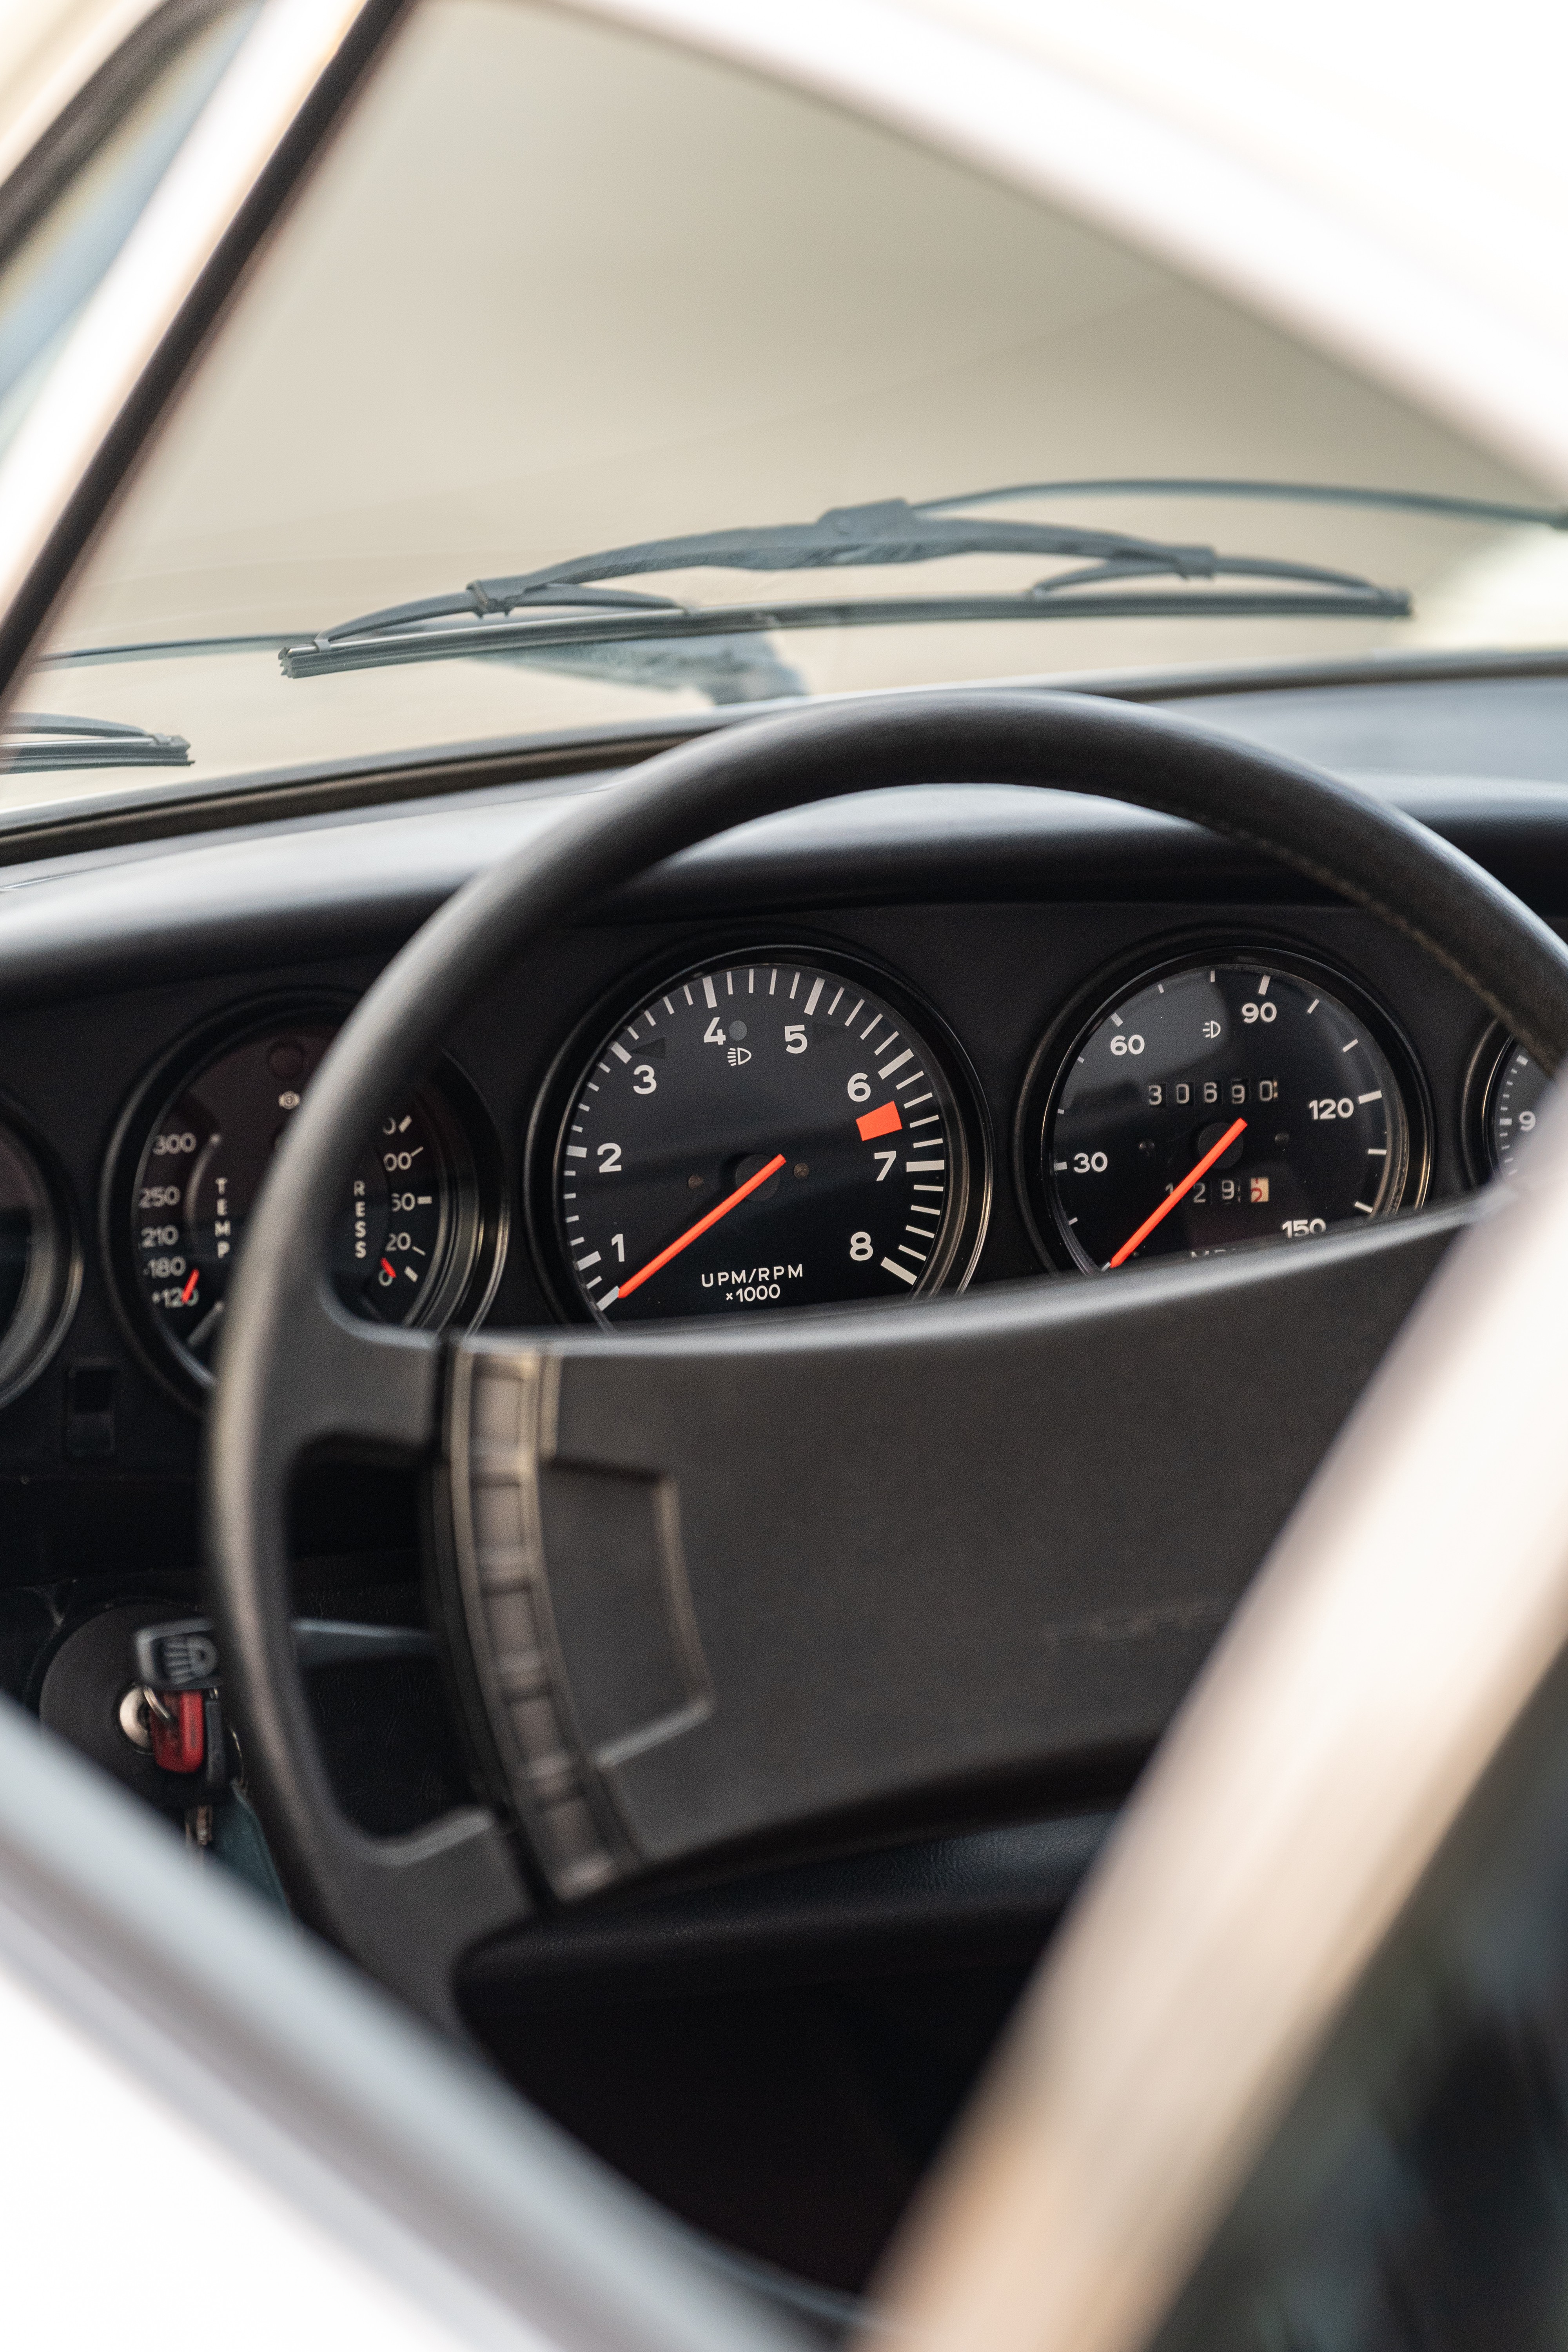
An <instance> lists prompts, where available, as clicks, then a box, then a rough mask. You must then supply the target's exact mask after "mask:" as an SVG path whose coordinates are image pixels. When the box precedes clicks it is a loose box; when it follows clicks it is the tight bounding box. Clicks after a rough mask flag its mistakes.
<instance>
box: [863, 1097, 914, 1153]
mask: <svg viewBox="0 0 1568 2352" xmlns="http://www.w3.org/2000/svg"><path fill="white" fill-rule="evenodd" d="M903 1123H904V1122H903V1120H902V1119H901V1118H900V1117H899V1106H898V1104H897V1103H896V1102H885V1103H884V1104H883V1105H882V1107H881V1108H880V1110H868V1111H866V1112H864V1113H863V1114H862V1116H861V1117H860V1118H858V1119H857V1120H856V1122H855V1124H856V1126H857V1127H858V1129H859V1130H860V1140H861V1142H862V1143H869V1142H870V1140H871V1138H872V1137H873V1136H874V1135H897V1133H898V1131H899V1129H900V1128H901V1127H902V1125H903Z"/></svg>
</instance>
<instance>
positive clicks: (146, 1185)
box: [120, 1018, 499, 1381]
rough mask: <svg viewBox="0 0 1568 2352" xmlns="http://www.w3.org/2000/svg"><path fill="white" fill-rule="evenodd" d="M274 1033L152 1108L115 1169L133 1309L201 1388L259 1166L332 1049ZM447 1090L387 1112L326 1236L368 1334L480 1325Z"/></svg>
mask: <svg viewBox="0 0 1568 2352" xmlns="http://www.w3.org/2000/svg"><path fill="white" fill-rule="evenodd" d="M335 1027H336V1024H335V1023H333V1022H331V1021H327V1020H322V1019H320V1018H317V1019H314V1020H308V1021H305V1022H299V1021H295V1022H288V1021H282V1022H278V1023H274V1024H272V1025H270V1026H268V1027H267V1028H265V1029H263V1030H260V1031H257V1032H253V1033H252V1034H250V1035H248V1036H247V1037H245V1038H243V1039H242V1040H241V1041H240V1042H239V1043H237V1044H231V1045H228V1046H226V1048H224V1049H223V1050H221V1051H219V1052H218V1054H217V1055H216V1057H214V1058H213V1059H211V1060H208V1061H206V1062H205V1064H203V1065H202V1066H200V1067H199V1068H197V1069H196V1070H195V1072H194V1073H193V1074H192V1075H190V1076H187V1077H185V1078H184V1080H183V1081H182V1082H181V1083H179V1084H178V1085H177V1086H176V1087H174V1090H173V1091H172V1092H168V1093H165V1094H164V1095H163V1099H162V1101H161V1103H160V1104H159V1107H158V1108H157V1110H156V1113H155V1116H154V1117H153V1118H152V1119H151V1120H150V1121H147V1122H146V1123H145V1124H138V1125H137V1126H136V1128H135V1129H134V1130H133V1132H132V1134H131V1135H129V1136H128V1138H127V1140H126V1145H125V1147H124V1148H123V1150H122V1151H121V1155H120V1156H121V1160H122V1161H123V1163H124V1169H125V1173H126V1175H127V1176H128V1179H129V1200H128V1201H127V1202H125V1204H124V1205H125V1207H126V1208H127V1209H128V1211H129V1228H130V1230H129V1235H128V1239H129V1243H130V1250H129V1263H130V1271H131V1284H132V1294H133V1297H134V1301H135V1304H136V1306H137V1307H138V1309H139V1311H140V1317H141V1319H142V1322H143V1324H144V1326H150V1327H151V1328H152V1330H153V1333H154V1334H155V1336H156V1338H157V1339H158V1341H159V1343H160V1346H161V1348H162V1349H164V1350H166V1351H168V1352H169V1353H171V1354H172V1355H173V1357H174V1360H176V1361H177V1362H178V1364H179V1365H180V1367H181V1368H182V1370H184V1371H185V1372H186V1373H187V1374H190V1373H194V1374H195V1376H196V1377H197V1379H198V1380H201V1381H205V1380H208V1379H210V1377H211V1372H210V1366H211V1363H212V1359H213V1351H214V1348H215V1346H216V1340H217V1337H218V1333H219V1331H220V1329H221V1328H222V1325H223V1317H224V1309H225V1302H226V1297H227V1292H228V1285H229V1281H230V1277H231V1276H232V1274H233V1271H234V1267H235V1265H236V1264H237V1259H238V1255H239V1251H240V1248H241V1244H242V1242H243V1238H244V1234H245V1228H246V1223H247V1219H248V1217H249V1214H250V1211H251V1207H252V1204H253V1203H254V1202H255V1199H256V1196H257V1193H258V1191H259V1189H260V1186H261V1183H262V1181H263V1179H264V1178H265V1176H266V1174H267V1171H268V1167H269V1166H270V1165H271V1161H272V1155H273V1153H274V1152H275V1151H276V1150H277V1149H278V1146H279V1143H280V1142H281V1141H282V1139H283V1137H284V1136H285V1135H286V1134H287V1132H288V1129H289V1120H290V1119H291V1118H292V1117H293V1115H294V1113H295V1112H296V1111H297V1110H298V1109H299V1108H300V1102H301V1101H302V1099H303V1097H304V1095H305V1091H306V1089H307V1087H309V1085H310V1080H311V1078H312V1076H314V1074H315V1071H316V1068H317V1066H318V1064H319V1063H320V1062H321V1057H322V1055H324V1054H325V1052H326V1050H327V1047H328V1046H329V1045H331V1040H332V1037H333V1035H334V1034H335ZM447 1092H448V1090H447V1087H445V1086H442V1087H434V1086H432V1087H424V1088H421V1089H420V1090H419V1091H418V1092H416V1093H414V1094H411V1095H410V1096H409V1097H407V1098H406V1099H405V1100H403V1101H401V1102H398V1103H396V1104H395V1105H393V1106H392V1107H391V1108H389V1109H388V1110H387V1112H386V1113H385V1115H384V1118H382V1119H381V1121H380V1122H379V1126H378V1129H377V1131H376V1133H375V1134H374V1136H371V1137H368V1138H367V1139H366V1142H365V1148H364V1150H363V1153H362V1155H361V1157H360V1159H359V1161H358V1162H357V1164H356V1166H355V1169H354V1172H353V1179H352V1180H351V1182H350V1185H349V1190H348V1194H347V1197H346V1198H345V1199H344V1201H343V1203H342V1209H341V1211H340V1213H339V1215H338V1218H337V1222H336V1225H335V1228H334V1231H333V1234H332V1239H331V1250H330V1266H331V1276H332V1280H333V1283H334V1285H335V1286H336V1288H337V1292H338V1295H339V1297H341V1298H342V1301H343V1303H344V1305H345V1306H347V1307H350V1308H352V1309H353V1312H354V1313H355V1314H357V1315H361V1316H363V1317H365V1318H368V1319H370V1320H372V1321H374V1322H386V1323H417V1324H444V1323H446V1322H447V1321H449V1320H451V1319H452V1318H454V1317H455V1316H456V1315H458V1313H459V1311H466V1312H467V1313H468V1315H470V1316H471V1315H472V1314H473V1313H475V1312H477V1305H476V1300H477V1301H478V1303H479V1304H482V1300H483V1296H484V1295H485V1294H487V1293H488V1289H489V1281H490V1276H491V1275H492V1273H493V1269H494V1266H495V1263H496V1256H497V1251H496V1241H497V1223H498V1208H499V1202H488V1201H487V1199H486V1198H485V1194H486V1192H489V1190H490V1188H489V1187H486V1186H482V1185H481V1183H480V1181H479V1171H478V1169H477V1168H476V1164H475V1152H474V1148H473V1144H472V1142H471V1139H470V1135H471V1126H472V1122H471V1121H470V1122H465V1121H464V1120H463V1119H461V1118H459V1117H458V1114H457V1113H456V1111H455V1110H454V1108H452V1105H451V1103H450V1101H449V1100H448V1099H447Z"/></svg>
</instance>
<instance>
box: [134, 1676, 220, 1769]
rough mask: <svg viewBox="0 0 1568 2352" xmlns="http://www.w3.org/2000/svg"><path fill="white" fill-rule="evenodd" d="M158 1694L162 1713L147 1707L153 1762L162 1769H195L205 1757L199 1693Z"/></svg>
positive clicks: (152, 1707) (200, 1765) (168, 1692)
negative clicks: (151, 1737)
mask: <svg viewBox="0 0 1568 2352" xmlns="http://www.w3.org/2000/svg"><path fill="white" fill-rule="evenodd" d="M158 1696H159V1700H160V1703H161V1705H162V1706H163V1709H164V1711H165V1712H164V1713H163V1714H161V1713H160V1712H159V1709H158V1707H155V1706H150V1707H149V1708H148V1710H147V1722H148V1727H149V1728H150V1730H151V1731H152V1734H153V1762H154V1763H155V1764H161V1765H162V1766H163V1769H164V1771H165V1772H199V1771H200V1770H201V1769H202V1765H203V1762H204V1760H205V1756H206V1726H205V1708H204V1706H203V1694H202V1693H201V1692H200V1691H199V1690H195V1691H160V1692H159V1694H158Z"/></svg>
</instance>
